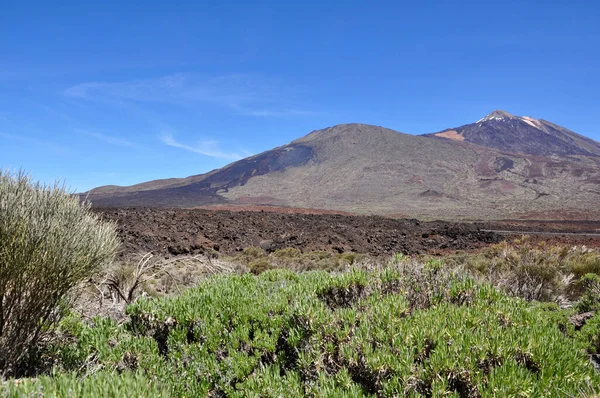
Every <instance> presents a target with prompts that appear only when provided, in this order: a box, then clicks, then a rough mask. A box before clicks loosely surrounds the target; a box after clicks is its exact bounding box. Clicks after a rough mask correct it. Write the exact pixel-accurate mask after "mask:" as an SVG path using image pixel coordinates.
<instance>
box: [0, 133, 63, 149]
mask: <svg viewBox="0 0 600 398" xmlns="http://www.w3.org/2000/svg"><path fill="white" fill-rule="evenodd" d="M0 138H1V139H5V140H9V141H14V142H21V143H24V144H28V145H35V146H41V147H44V148H46V149H52V150H53V151H54V152H60V153H63V152H66V148H65V147H63V146H60V145H57V144H54V143H52V142H49V141H45V140H41V139H39V138H35V137H29V136H26V135H17V134H9V133H3V132H0Z"/></svg>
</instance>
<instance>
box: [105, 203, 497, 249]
mask: <svg viewBox="0 0 600 398" xmlns="http://www.w3.org/2000/svg"><path fill="white" fill-rule="evenodd" d="M102 213H103V214H104V217H105V218H106V219H109V220H113V221H115V222H116V223H117V225H118V231H119V234H120V236H121V238H122V239H123V249H122V255H126V254H131V253H138V252H148V251H152V252H154V253H155V254H159V255H164V256H172V255H184V254H199V253H205V252H210V251H213V250H216V251H218V252H219V253H221V254H226V255H231V254H234V253H236V252H238V251H241V250H243V249H244V248H246V247H249V246H261V247H263V248H265V249H266V250H267V251H273V250H277V249H283V248H286V247H295V248H298V249H300V250H302V251H311V250H327V251H331V252H345V251H352V252H358V253H364V254H371V255H375V256H378V255H389V254H392V253H395V252H402V253H405V254H417V253H436V252H444V251H449V250H469V249H476V248H479V247H482V246H485V245H487V244H490V243H493V242H497V241H499V240H500V236H498V235H496V234H494V233H490V232H483V231H481V230H480V229H481V227H482V225H480V224H463V223H452V222H443V221H434V222H420V221H418V220H406V219H404V220H399V219H390V218H384V217H378V216H354V215H342V214H283V213H276V212H265V211H254V212H253V211H216V210H205V209H193V210H185V209H147V208H144V209H103V210H102Z"/></svg>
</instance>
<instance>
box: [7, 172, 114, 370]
mask: <svg viewBox="0 0 600 398" xmlns="http://www.w3.org/2000/svg"><path fill="white" fill-rule="evenodd" d="M118 244H119V243H118V238H117V234H116V231H115V227H114V225H113V224H110V223H106V222H103V221H102V220H101V219H100V218H99V216H98V215H96V214H94V213H93V212H92V211H91V209H90V205H89V204H86V203H80V200H79V198H78V197H76V196H73V195H70V194H69V193H68V192H67V191H66V190H65V188H64V187H63V186H61V185H59V184H55V185H54V186H46V185H41V184H39V183H34V182H33V181H32V180H31V178H30V177H29V176H28V175H25V174H24V173H22V172H19V173H16V174H13V173H9V172H6V171H2V170H0V375H16V374H18V373H19V372H22V371H24V369H22V368H20V366H21V365H22V362H23V360H24V359H25V358H26V357H27V355H28V354H29V353H30V352H31V349H32V348H34V347H36V346H37V345H38V343H39V342H40V341H41V339H43V338H44V337H46V336H47V334H48V333H49V332H50V331H51V329H52V326H53V325H55V324H56V322H58V321H59V320H60V317H61V315H62V314H63V313H64V309H65V307H66V305H67V304H68V298H69V292H70V291H71V289H73V287H74V286H76V285H77V284H78V283H79V282H81V281H82V280H84V279H86V278H89V277H90V275H91V274H93V273H94V272H95V271H96V270H98V269H99V267H101V266H102V265H103V264H105V263H106V262H108V261H110V260H111V259H112V257H113V256H114V254H115V252H116V250H117V248H118Z"/></svg>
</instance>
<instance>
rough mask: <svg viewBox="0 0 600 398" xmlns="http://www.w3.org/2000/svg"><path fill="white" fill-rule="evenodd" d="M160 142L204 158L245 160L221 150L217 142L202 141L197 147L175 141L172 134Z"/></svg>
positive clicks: (162, 138) (165, 136) (235, 154)
mask: <svg viewBox="0 0 600 398" xmlns="http://www.w3.org/2000/svg"><path fill="white" fill-rule="evenodd" d="M160 140H161V141H162V142H163V143H164V144H165V145H168V146H171V147H174V148H180V149H185V150H186V151H190V152H194V153H198V154H200V155H204V156H210V157H213V158H219V159H226V160H240V159H242V158H243V156H242V155H241V154H238V153H234V152H225V151H223V150H221V149H220V148H219V143H218V142H217V141H200V142H197V143H196V145H187V144H183V143H181V142H179V141H177V140H176V139H175V137H173V135H172V134H170V133H165V134H163V135H161V136H160Z"/></svg>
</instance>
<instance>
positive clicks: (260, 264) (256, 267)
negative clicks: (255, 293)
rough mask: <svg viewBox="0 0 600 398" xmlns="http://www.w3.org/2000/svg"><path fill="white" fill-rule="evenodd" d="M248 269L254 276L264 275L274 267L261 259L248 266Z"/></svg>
mask: <svg viewBox="0 0 600 398" xmlns="http://www.w3.org/2000/svg"><path fill="white" fill-rule="evenodd" d="M248 268H250V272H252V273H253V274H254V275H258V274H262V273H263V272H265V271H268V270H270V269H273V268H274V267H273V265H272V264H271V263H270V262H269V261H267V260H266V259H259V260H254V261H252V262H251V263H250V264H249V265H248Z"/></svg>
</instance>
